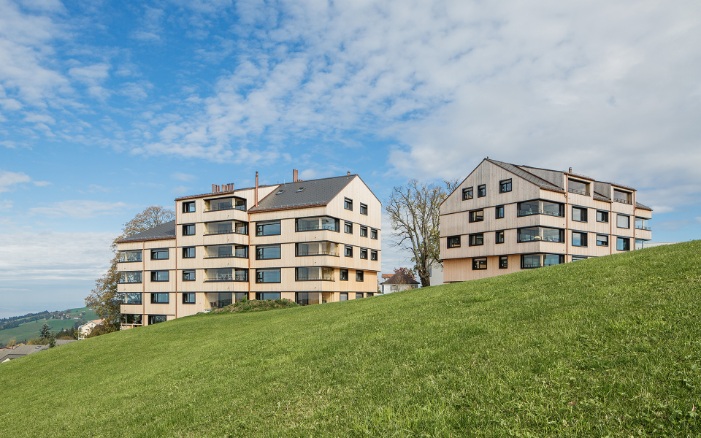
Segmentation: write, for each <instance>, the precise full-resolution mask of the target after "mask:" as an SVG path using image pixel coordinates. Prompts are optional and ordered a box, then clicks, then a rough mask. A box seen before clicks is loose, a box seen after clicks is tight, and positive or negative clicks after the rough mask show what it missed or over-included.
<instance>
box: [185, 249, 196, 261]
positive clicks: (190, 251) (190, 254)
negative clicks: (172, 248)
mask: <svg viewBox="0 0 701 438" xmlns="http://www.w3.org/2000/svg"><path fill="white" fill-rule="evenodd" d="M183 258H184V259H194V258H195V247H194V246H184V247H183Z"/></svg>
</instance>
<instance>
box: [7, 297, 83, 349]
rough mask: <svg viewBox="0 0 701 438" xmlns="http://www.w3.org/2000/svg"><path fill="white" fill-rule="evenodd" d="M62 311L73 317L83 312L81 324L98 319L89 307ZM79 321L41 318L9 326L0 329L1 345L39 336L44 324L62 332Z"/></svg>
mask: <svg viewBox="0 0 701 438" xmlns="http://www.w3.org/2000/svg"><path fill="white" fill-rule="evenodd" d="M61 313H67V314H70V316H71V317H81V313H84V315H83V317H82V322H81V324H84V323H85V322H87V321H90V320H93V319H97V315H96V314H95V312H94V311H93V310H91V309H89V308H87V307H83V308H78V309H69V310H65V311H62V312H61ZM76 322H78V321H76V320H74V319H52V318H49V319H40V320H37V321H30V322H26V323H23V324H21V325H19V326H18V327H13V328H8V329H4V330H0V346H2V345H6V344H8V343H9V342H10V341H16V342H17V343H20V342H24V341H27V340H30V339H34V338H38V337H39V334H40V332H41V328H42V326H43V325H44V324H48V325H49V327H50V328H51V331H52V332H54V333H56V332H60V331H61V330H62V329H70V328H71V327H73V325H74V324H75V323H76Z"/></svg>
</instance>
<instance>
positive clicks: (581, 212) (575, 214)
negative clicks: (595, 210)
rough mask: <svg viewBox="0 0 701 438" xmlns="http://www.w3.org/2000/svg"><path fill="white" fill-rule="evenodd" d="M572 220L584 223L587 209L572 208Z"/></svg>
mask: <svg viewBox="0 0 701 438" xmlns="http://www.w3.org/2000/svg"><path fill="white" fill-rule="evenodd" d="M572 220H573V221H577V222H586V221H587V209H586V208H584V207H572Z"/></svg>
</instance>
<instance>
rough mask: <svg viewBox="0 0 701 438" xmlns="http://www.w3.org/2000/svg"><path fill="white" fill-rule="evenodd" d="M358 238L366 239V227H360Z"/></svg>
mask: <svg viewBox="0 0 701 438" xmlns="http://www.w3.org/2000/svg"><path fill="white" fill-rule="evenodd" d="M360 237H368V227H360Z"/></svg>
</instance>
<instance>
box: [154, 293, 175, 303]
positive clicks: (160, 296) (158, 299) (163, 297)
mask: <svg viewBox="0 0 701 438" xmlns="http://www.w3.org/2000/svg"><path fill="white" fill-rule="evenodd" d="M169 302H170V294H169V293H167V292H159V293H153V294H151V304H168V303H169Z"/></svg>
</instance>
